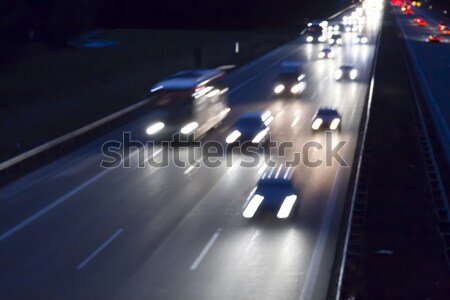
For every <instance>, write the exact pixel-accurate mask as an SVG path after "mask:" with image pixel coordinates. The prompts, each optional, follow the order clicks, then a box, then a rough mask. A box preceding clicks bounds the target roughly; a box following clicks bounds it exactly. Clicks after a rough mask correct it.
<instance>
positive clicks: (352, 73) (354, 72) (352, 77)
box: [349, 70, 358, 80]
mask: <svg viewBox="0 0 450 300" xmlns="http://www.w3.org/2000/svg"><path fill="white" fill-rule="evenodd" d="M349 76H350V79H351V80H354V79H356V77H357V76H358V71H356V70H351V71H350V75H349Z"/></svg>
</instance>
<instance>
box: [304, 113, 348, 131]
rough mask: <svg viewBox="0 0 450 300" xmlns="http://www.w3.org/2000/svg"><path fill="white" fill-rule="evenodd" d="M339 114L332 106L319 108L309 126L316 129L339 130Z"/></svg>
mask: <svg viewBox="0 0 450 300" xmlns="http://www.w3.org/2000/svg"><path fill="white" fill-rule="evenodd" d="M341 120H342V118H341V115H340V114H339V113H338V111H337V110H336V109H334V108H328V107H324V108H319V109H318V110H317V112H316V114H315V115H314V117H313V119H312V125H311V128H312V130H314V131H317V130H340V129H341Z"/></svg>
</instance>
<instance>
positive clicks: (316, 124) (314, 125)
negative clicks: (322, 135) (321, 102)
mask: <svg viewBox="0 0 450 300" xmlns="http://www.w3.org/2000/svg"><path fill="white" fill-rule="evenodd" d="M322 122H323V121H322V119H321V118H317V119H315V120H314V122H313V123H312V126H311V127H312V129H314V130H317V129H319V128H320V125H322Z"/></svg>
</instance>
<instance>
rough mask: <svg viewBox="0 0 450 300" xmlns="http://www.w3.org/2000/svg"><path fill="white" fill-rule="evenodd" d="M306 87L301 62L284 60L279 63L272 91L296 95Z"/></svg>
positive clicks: (278, 93)
mask: <svg viewBox="0 0 450 300" xmlns="http://www.w3.org/2000/svg"><path fill="white" fill-rule="evenodd" d="M305 88H306V81H305V73H304V72H303V67H302V64H301V63H298V62H290V61H285V62H282V63H281V65H280V71H279V73H278V77H277V78H276V80H275V84H274V87H273V92H274V93H275V94H276V95H286V96H296V95H299V94H301V93H302V92H303V91H304V90H305Z"/></svg>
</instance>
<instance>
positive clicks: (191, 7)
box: [0, 0, 351, 57]
mask: <svg viewBox="0 0 450 300" xmlns="http://www.w3.org/2000/svg"><path fill="white" fill-rule="evenodd" d="M350 2H351V0H309V1H304V0H284V1H282V0H281V1H280V0H259V1H248V0H247V1H246V0H209V1H206V0H0V38H1V40H2V42H1V45H2V46H0V47H1V49H0V50H1V53H0V54H1V55H2V57H5V55H6V56H7V55H8V53H9V54H11V53H13V52H14V49H15V46H16V45H18V44H20V43H23V42H26V41H28V40H30V39H33V40H39V41H44V42H47V43H50V44H53V45H65V43H66V41H67V38H68V37H70V36H73V35H75V34H79V33H82V32H84V31H87V30H91V29H94V28H171V29H179V28H183V29H212V30H216V29H226V30H252V29H273V30H278V29H285V30H289V29H295V28H299V27H300V26H301V25H302V24H303V23H304V22H305V19H306V18H307V17H308V16H317V17H321V16H325V15H327V14H329V13H330V12H332V11H333V10H335V9H337V8H339V7H342V6H343V5H345V4H348V3H350Z"/></svg>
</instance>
